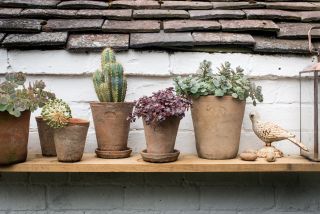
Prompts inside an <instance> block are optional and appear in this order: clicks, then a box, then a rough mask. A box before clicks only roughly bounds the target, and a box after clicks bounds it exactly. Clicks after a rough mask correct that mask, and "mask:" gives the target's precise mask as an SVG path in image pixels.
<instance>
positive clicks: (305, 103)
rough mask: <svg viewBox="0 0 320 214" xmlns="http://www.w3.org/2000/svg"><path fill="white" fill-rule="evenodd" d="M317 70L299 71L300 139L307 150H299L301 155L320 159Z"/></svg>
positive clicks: (319, 98) (316, 159)
mask: <svg viewBox="0 0 320 214" xmlns="http://www.w3.org/2000/svg"><path fill="white" fill-rule="evenodd" d="M319 81H320V80H319V72H317V71H311V72H301V73H300V141H301V142H302V143H304V144H305V145H306V146H307V147H308V149H309V152H305V151H303V150H301V155H303V156H305V157H307V158H309V159H311V160H314V161H320V155H319V145H318V142H320V139H319V134H318V121H319V114H320V112H319V108H318V106H319V100H320V97H319V93H318V92H319V91H320V87H319V84H318V82H319Z"/></svg>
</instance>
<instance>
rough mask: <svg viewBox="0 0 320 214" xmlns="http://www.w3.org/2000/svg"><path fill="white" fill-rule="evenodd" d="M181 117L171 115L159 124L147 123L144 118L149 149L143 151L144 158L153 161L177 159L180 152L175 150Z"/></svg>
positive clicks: (160, 161) (161, 161)
mask: <svg viewBox="0 0 320 214" xmlns="http://www.w3.org/2000/svg"><path fill="white" fill-rule="evenodd" d="M179 124H180V118H178V117H170V118H168V119H166V120H165V121H163V122H161V123H158V124H149V125H147V124H146V122H145V120H144V119H143V126H144V133H145V138H146V143H147V149H146V150H143V151H142V152H141V156H142V158H143V160H145V161H148V162H153V163H165V162H173V161H176V160H177V159H178V157H179V154H180V152H179V151H178V150H175V149H174V147H175V142H176V137H177V133H178V128H179Z"/></svg>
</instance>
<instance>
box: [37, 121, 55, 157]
mask: <svg viewBox="0 0 320 214" xmlns="http://www.w3.org/2000/svg"><path fill="white" fill-rule="evenodd" d="M36 121H37V126H38V133H39V139H40V146H41V151H42V155H43V156H48V157H54V156H57V152H56V147H55V145H54V139H53V133H54V128H51V127H50V126H48V124H47V123H46V122H45V121H44V120H43V119H42V117H36Z"/></svg>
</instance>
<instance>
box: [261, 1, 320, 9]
mask: <svg viewBox="0 0 320 214" xmlns="http://www.w3.org/2000/svg"><path fill="white" fill-rule="evenodd" d="M266 7H267V8H270V9H279V10H317V9H320V8H319V7H317V6H316V5H314V4H311V3H309V2H272V3H266Z"/></svg>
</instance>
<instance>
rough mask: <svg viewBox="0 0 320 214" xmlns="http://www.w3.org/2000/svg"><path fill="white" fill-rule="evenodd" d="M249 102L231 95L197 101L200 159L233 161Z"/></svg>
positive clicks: (195, 121)
mask: <svg viewBox="0 0 320 214" xmlns="http://www.w3.org/2000/svg"><path fill="white" fill-rule="evenodd" d="M245 105H246V102H245V101H239V100H237V99H234V98H232V97H231V96H225V97H216V96H202V97H200V98H198V99H193V103H192V108H191V113H192V120H193V126H194V132H195V138H196V147H197V152H198V156H199V157H200V158H206V159H216V160H223V159H232V158H235V157H236V156H237V154H238V150H239V144H240V135H241V126H242V121H243V116H244V110H245Z"/></svg>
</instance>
